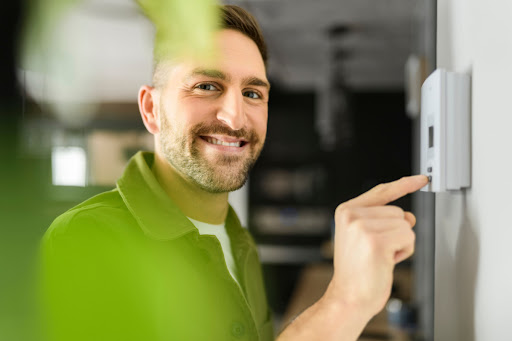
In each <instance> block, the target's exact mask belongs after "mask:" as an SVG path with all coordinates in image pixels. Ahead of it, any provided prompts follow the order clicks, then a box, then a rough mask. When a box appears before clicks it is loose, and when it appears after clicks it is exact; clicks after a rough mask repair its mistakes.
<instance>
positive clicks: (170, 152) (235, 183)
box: [159, 112, 264, 193]
mask: <svg viewBox="0 0 512 341" xmlns="http://www.w3.org/2000/svg"><path fill="white" fill-rule="evenodd" d="M160 117H161V119H160V126H161V129H160V136H159V142H160V149H161V152H162V154H163V156H164V157H165V159H166V160H167V162H169V164H171V166H172V167H173V168H174V169H176V170H177V171H178V172H179V173H181V175H182V176H184V177H185V178H187V179H188V180H191V181H192V182H194V183H195V184H196V185H197V186H199V187H200V188H201V189H203V190H205V191H207V192H210V193H224V192H231V191H235V190H237V189H239V188H240V187H242V186H243V185H244V184H245V182H246V181H247V178H248V176H249V171H250V170H251V169H252V167H253V166H254V164H255V163H256V160H257V159H258V157H259V155H260V153H261V150H262V149H263V144H264V141H261V142H260V139H259V138H258V135H257V134H256V132H255V131H253V130H251V131H248V130H246V129H241V130H231V129H229V128H228V127H226V126H225V125H222V124H220V123H218V124H217V123H212V124H205V123H199V124H197V125H195V126H193V127H192V128H190V129H189V130H188V131H185V130H178V129H175V127H173V126H172V125H171V124H170V123H169V121H168V120H167V117H166V115H165V112H162V114H161V115H160ZM213 134H222V135H226V136H231V137H235V138H243V139H244V140H246V141H247V143H248V145H247V146H246V148H249V149H248V150H246V151H244V152H243V153H241V154H238V155H229V154H221V155H216V156H215V157H212V155H209V157H208V155H205V153H204V152H202V151H201V150H200V148H199V146H198V144H199V143H200V141H198V138H200V136H206V135H213Z"/></svg>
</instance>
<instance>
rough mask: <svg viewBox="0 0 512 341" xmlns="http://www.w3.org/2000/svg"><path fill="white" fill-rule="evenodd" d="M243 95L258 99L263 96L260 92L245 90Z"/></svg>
mask: <svg viewBox="0 0 512 341" xmlns="http://www.w3.org/2000/svg"><path fill="white" fill-rule="evenodd" d="M243 95H244V96H245V97H249V98H252V99H258V98H261V96H260V94H258V93H257V92H255V91H244V92H243Z"/></svg>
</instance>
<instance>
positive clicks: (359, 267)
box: [278, 175, 428, 341]
mask: <svg viewBox="0 0 512 341" xmlns="http://www.w3.org/2000/svg"><path fill="white" fill-rule="evenodd" d="M427 183H428V179H427V177H425V176H423V175H420V176H412V177H406V178H402V179H400V180H397V181H395V182H391V183H387V184H382V185H379V186H377V187H375V188H373V189H371V190H370V191H368V192H366V193H364V194H362V195H360V196H359V197H357V198H354V199H352V200H350V201H348V202H346V203H343V204H341V205H340V206H338V208H337V209H336V213H335V223H336V236H335V247H334V275H333V278H332V280H331V282H330V284H329V287H328V288H327V290H326V292H325V293H324V295H323V296H322V298H321V299H320V300H319V301H317V302H316V303H315V304H313V305H312V306H311V307H309V308H308V309H307V310H306V311H304V312H303V313H302V314H301V315H300V316H299V317H297V319H295V320H294V321H293V322H292V323H291V324H290V325H289V326H288V327H287V328H286V329H285V330H284V331H283V332H282V333H281V335H279V338H278V341H287V340H295V341H300V340H324V341H325V340H327V341H328V340H343V341H354V340H357V338H358V337H359V335H360V334H361V332H362V330H363V328H364V327H365V326H366V324H367V323H368V321H369V320H370V319H371V318H372V317H373V316H374V315H376V314H377V313H378V312H379V311H380V310H382V308H383V307H384V305H385V304H386V302H387V300H388V298H389V295H390V293H391V286H392V283H393V269H394V267H395V264H397V263H399V262H401V261H403V260H404V259H406V258H408V257H409V256H410V255H412V253H413V252H414V240H415V235H414V232H413V231H412V227H413V226H414V225H415V223H416V218H415V217H414V215H413V214H412V213H410V212H404V211H403V210H402V209H401V208H399V207H396V206H387V205H386V204H388V203H389V202H392V201H394V200H396V199H398V198H400V197H402V196H404V195H406V194H409V193H412V192H415V191H417V190H418V189H420V188H422V187H423V186H425V185H426V184H427Z"/></svg>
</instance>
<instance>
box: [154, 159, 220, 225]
mask: <svg viewBox="0 0 512 341" xmlns="http://www.w3.org/2000/svg"><path fill="white" fill-rule="evenodd" d="M153 173H154V174H155V177H156V179H157V181H158V182H159V183H160V186H162V188H163V189H164V191H165V192H166V193H167V195H168V196H169V197H170V198H171V199H172V201H174V203H175V204H176V206H178V207H179V209H180V210H181V211H182V212H183V214H185V215H186V216H187V217H190V218H192V219H195V220H198V221H202V222H204V223H208V224H222V223H224V221H225V220H226V216H227V214H228V207H229V205H228V193H210V192H207V191H205V190H203V189H201V188H200V187H199V186H197V184H195V183H193V182H192V181H190V180H189V179H186V178H185V177H184V176H183V175H182V174H180V173H179V172H178V171H177V170H176V169H175V168H174V167H173V166H172V165H170V164H169V162H167V160H165V159H164V158H163V157H162V156H161V155H159V153H155V163H154V164H153Z"/></svg>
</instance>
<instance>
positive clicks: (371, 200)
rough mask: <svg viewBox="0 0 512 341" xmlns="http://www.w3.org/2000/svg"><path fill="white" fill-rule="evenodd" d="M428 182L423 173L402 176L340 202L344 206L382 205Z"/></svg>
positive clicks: (414, 190)
mask: <svg viewBox="0 0 512 341" xmlns="http://www.w3.org/2000/svg"><path fill="white" fill-rule="evenodd" d="M427 183H428V178H427V177H426V176H425V175H415V176H407V177H403V178H401V179H399V180H396V181H393V182H388V183H385V184H380V185H378V186H376V187H374V188H372V189H371V190H369V191H368V192H366V193H363V194H361V195H360V196H358V197H356V198H354V199H352V200H349V201H347V202H345V203H343V204H342V206H344V207H361V206H362V207H368V206H383V205H386V204H388V203H390V202H392V201H395V200H397V199H400V198H401V197H403V196H405V195H407V194H410V193H413V192H416V191H417V190H419V189H420V188H422V187H424V186H425V185H427Z"/></svg>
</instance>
